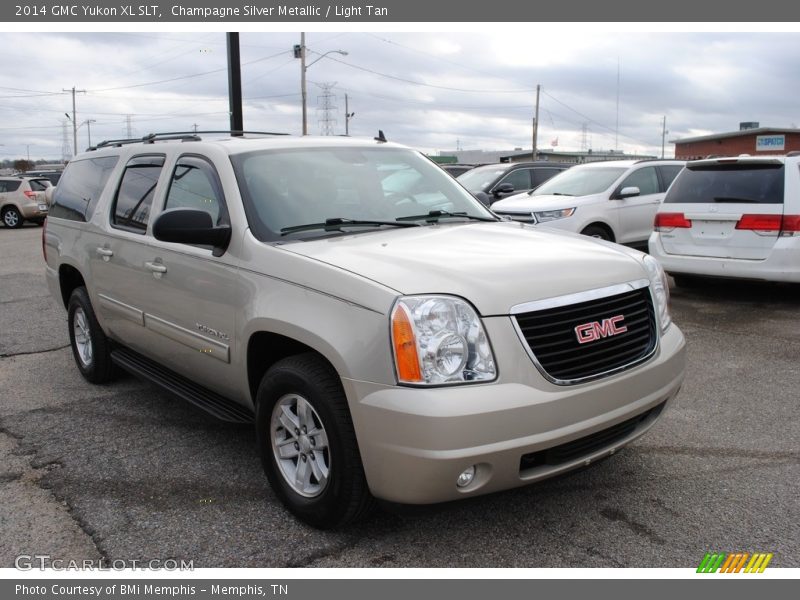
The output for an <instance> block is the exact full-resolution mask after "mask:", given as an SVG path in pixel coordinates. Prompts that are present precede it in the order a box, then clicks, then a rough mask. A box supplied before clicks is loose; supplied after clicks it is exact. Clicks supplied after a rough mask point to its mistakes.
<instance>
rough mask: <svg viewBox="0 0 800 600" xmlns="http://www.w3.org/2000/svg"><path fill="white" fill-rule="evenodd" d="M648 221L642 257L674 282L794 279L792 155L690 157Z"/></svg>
mask: <svg viewBox="0 0 800 600" xmlns="http://www.w3.org/2000/svg"><path fill="white" fill-rule="evenodd" d="M792 154H793V153H792ZM654 225H655V231H654V232H653V234H652V236H650V243H649V247H650V254H651V255H652V256H654V257H655V258H657V259H658V260H659V262H661V264H662V265H663V266H664V268H665V269H666V270H667V271H668V272H669V273H671V274H672V275H673V276H674V277H675V281H676V283H677V284H678V285H682V284H690V283H693V282H694V279H693V277H692V276H696V275H699V276H712V277H732V278H745V279H762V280H769V281H788V282H800V156H792V155H791V154H790V155H787V156H761V157H753V156H740V157H730V158H714V159H708V160H698V161H693V162H690V163H688V164H687V165H686V168H685V169H684V170H683V172H682V173H681V174H680V175H679V176H678V178H677V179H676V180H675V182H674V183H673V185H672V187H671V188H670V190H669V193H668V194H667V196H666V198H665V199H664V203H663V204H662V205H661V207H660V208H659V210H658V213H657V214H656V218H655V224H654Z"/></svg>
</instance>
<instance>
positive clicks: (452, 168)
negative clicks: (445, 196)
mask: <svg viewBox="0 0 800 600" xmlns="http://www.w3.org/2000/svg"><path fill="white" fill-rule="evenodd" d="M440 166H441V167H442V168H443V169H444V170H445V171H447V172H448V173H450V175H452V176H453V177H458V176H459V175H463V174H464V173H466V172H467V171H471V170H472V169H474V168H475V165H462V164H460V163H451V164H449V165H440Z"/></svg>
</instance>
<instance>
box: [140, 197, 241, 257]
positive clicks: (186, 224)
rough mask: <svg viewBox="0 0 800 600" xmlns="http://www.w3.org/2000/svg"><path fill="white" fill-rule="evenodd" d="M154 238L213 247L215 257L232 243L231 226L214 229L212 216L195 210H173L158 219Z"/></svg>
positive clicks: (154, 228)
mask: <svg viewBox="0 0 800 600" xmlns="http://www.w3.org/2000/svg"><path fill="white" fill-rule="evenodd" d="M153 236H155V238H156V239H157V240H161V241H162V242H175V243H177V244H198V245H200V246H212V247H213V248H214V256H219V255H221V254H222V253H223V252H224V251H225V249H226V248H227V247H228V244H229V243H230V241H231V228H230V225H220V226H218V227H214V223H213V222H212V221H211V215H210V214H208V213H207V212H206V211H204V210H196V209H194V208H173V209H172V210H167V211H165V212H163V213H161V214H160V215H158V217H157V218H156V220H155V222H154V223H153Z"/></svg>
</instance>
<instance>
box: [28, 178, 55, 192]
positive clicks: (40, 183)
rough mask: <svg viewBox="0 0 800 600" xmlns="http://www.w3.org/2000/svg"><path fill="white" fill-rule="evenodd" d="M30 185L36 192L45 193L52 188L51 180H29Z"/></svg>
mask: <svg viewBox="0 0 800 600" xmlns="http://www.w3.org/2000/svg"><path fill="white" fill-rule="evenodd" d="M28 184H29V185H30V186H31V190H33V191H34V192H43V191H45V190H46V189H47V188H49V187H50V180H49V179H29V180H28Z"/></svg>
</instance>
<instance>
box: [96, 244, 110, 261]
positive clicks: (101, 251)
mask: <svg viewBox="0 0 800 600" xmlns="http://www.w3.org/2000/svg"><path fill="white" fill-rule="evenodd" d="M97 254H98V256H100V257H101V258H102V259H103V260H104V261H106V262H108V259H110V258H111V257H112V256H114V251H113V250H112V249H111V248H103V247H102V246H99V247H98V248H97Z"/></svg>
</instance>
